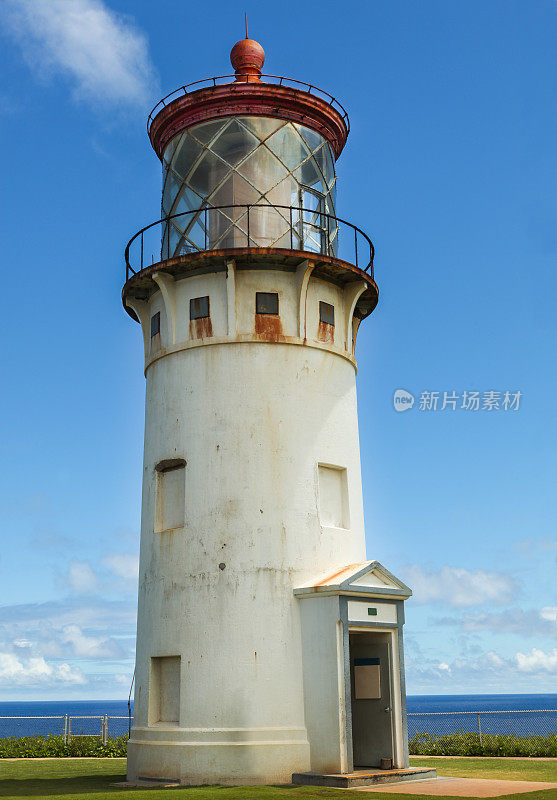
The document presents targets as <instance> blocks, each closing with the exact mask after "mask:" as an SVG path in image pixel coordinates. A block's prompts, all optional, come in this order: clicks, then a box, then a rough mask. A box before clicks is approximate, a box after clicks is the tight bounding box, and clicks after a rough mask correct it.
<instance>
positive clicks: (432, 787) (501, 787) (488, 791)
mask: <svg viewBox="0 0 557 800" xmlns="http://www.w3.org/2000/svg"><path fill="white" fill-rule="evenodd" d="M542 789H557V783H545V782H542V781H496V780H490V779H486V778H433V779H431V780H427V781H407V782H405V783H395V784H391V785H383V786H358V787H357V788H356V787H355V788H354V789H353V791H355V792H385V793H389V794H415V795H420V794H428V795H440V796H442V797H501V795H506V794H523V793H524V792H536V791H538V792H539V791H541V790H542ZM548 800H549V796H548Z"/></svg>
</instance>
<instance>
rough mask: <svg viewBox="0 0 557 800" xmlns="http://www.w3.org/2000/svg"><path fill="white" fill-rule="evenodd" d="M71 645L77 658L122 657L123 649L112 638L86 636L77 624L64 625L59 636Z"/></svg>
mask: <svg viewBox="0 0 557 800" xmlns="http://www.w3.org/2000/svg"><path fill="white" fill-rule="evenodd" d="M60 639H61V641H62V642H63V643H67V644H69V645H70V646H71V648H72V651H73V655H74V656H76V657H77V658H94V659H98V658H122V657H123V656H124V651H123V650H122V648H121V647H120V645H119V644H118V643H117V642H116V641H114V639H112V638H110V637H107V636H87V635H86V634H84V633H83V631H82V630H81V628H80V627H79V626H78V625H66V627H65V628H64V629H63V630H62V635H61V637H60Z"/></svg>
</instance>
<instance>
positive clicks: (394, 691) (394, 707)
mask: <svg viewBox="0 0 557 800" xmlns="http://www.w3.org/2000/svg"><path fill="white" fill-rule="evenodd" d="M347 632H348V658H347V659H345V670H346V666H348V675H347V676H346V677H347V678H348V692H349V696H348V697H347V701H346V706H347V712H348V713H347V724H348V725H349V726H350V736H349V737H347V741H349V742H350V750H351V753H350V762H351V764H352V769H354V746H353V738H352V701H353V698H352V683H351V680H350V664H351V658H350V655H351V654H350V638H349V637H350V634H358V633H380V634H382V635H383V636H386V637H387V645H388V647H387V650H388V654H389V680H390V687H389V688H390V695H391V706H390V708H391V710H390V713H389V716H390V720H391V740H392V752H393V767H394V768H402V767H403V765H404V733H403V726H402V708H401V681H400V658H399V641H398V640H399V637H398V635H397V634H398V631H397V629H396V628H384V627H370V626H368V625H366V626H365V627H364V626H359V625H348V626H347ZM348 717H349V718H348Z"/></svg>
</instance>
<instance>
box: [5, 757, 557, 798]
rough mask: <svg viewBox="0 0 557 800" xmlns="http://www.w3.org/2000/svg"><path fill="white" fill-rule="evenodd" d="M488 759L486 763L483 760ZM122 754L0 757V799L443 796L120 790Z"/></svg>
mask: <svg viewBox="0 0 557 800" xmlns="http://www.w3.org/2000/svg"><path fill="white" fill-rule="evenodd" d="M412 762H413V764H414V765H416V766H417V765H421V764H427V765H431V766H434V767H436V768H438V769H439V771H440V774H442V775H447V776H454V777H470V778H472V777H481V778H486V777H489V778H507V779H509V778H513V779H515V780H546V781H547V780H554V781H557V774H556V772H557V765H556V764H553V763H551V762H543V761H536V762H532V761H531V762H528V760H527V759H524V760H520V761H512V762H509V761H503V759H497V758H494V759H486V758H477V759H475V758H473V759H456V758H455V759H451V758H435V757H427V758H426V757H416V758H413V759H412ZM488 762H489V763H488ZM124 773H125V759H123V758H107V759H103V758H79V759H69V758H60V759H57V758H53V759H47V760H38V759H18V760H15V761H0V797H2V798H4V800H15V798H20V797H26V798H28V800H105V799H107V800H111V799H113V798H114V797H115V796H116V795H120V796H121V797H122V800H124V798H125V800H148V798H150V797H151V795H150V794H149V792H151V793H152V792H155V794H157V795H158V792H161V791H162V792H165V791H166V792H170V793H171V798H172V800H214V799H215V798H217V800H327V799H328V800H363V798H365V797H368V798H369V797H371V798H373V800H442V798H440V797H439V796H438V797H437V798H432V797H431V796H430V795H420V796H419V797H417V798H416V797H412V796H411V795H406V794H396V795H392V794H385V793H382V792H373V793H372V794H371V795H370V794H362V793H361V792H356V791H349V790H346V789H324V788H317V787H309V786H308V787H304V786H296V787H292V786H254V787H251V786H238V787H224V786H208V787H205V786H202V787H193V788H184V789H121V788H117V787H114V786H110V784H111V783H113V782H116V781H121V780H123V779H124ZM499 800H557V790H545V791H538V792H528V793H527V794H520V795H506V796H505V797H501V798H499Z"/></svg>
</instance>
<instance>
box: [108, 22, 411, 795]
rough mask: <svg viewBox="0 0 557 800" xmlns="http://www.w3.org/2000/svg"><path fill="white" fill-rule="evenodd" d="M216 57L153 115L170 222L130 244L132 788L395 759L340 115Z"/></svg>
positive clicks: (293, 85)
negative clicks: (366, 467) (139, 446)
mask: <svg viewBox="0 0 557 800" xmlns="http://www.w3.org/2000/svg"><path fill="white" fill-rule="evenodd" d="M231 60H232V65H233V67H234V69H235V75H233V76H228V77H225V78H220V79H210V80H208V81H199V82H197V83H196V84H193V85H191V86H189V87H185V88H182V89H180V90H178V91H177V92H175V93H173V94H172V95H170V96H169V97H167V98H165V99H164V100H163V101H161V103H159V105H158V106H157V107H156V108H155V109H154V111H153V113H152V114H151V116H150V118H149V136H150V140H151V143H152V145H153V148H154V149H155V151H156V153H157V155H158V156H159V158H160V159H161V161H162V166H163V193H162V217H163V218H162V219H161V220H160V221H159V222H157V223H154V224H153V225H151V226H148V227H147V228H145V229H143V230H142V231H140V232H139V233H138V234H136V236H135V237H134V239H133V240H132V241H131V242H130V244H129V245H128V248H127V249H126V262H127V280H126V283H125V286H124V289H123V301H124V306H125V308H126V310H127V311H128V313H129V314H130V315H131V316H132V317H133V318H134V319H136V320H138V321H139V322H140V323H141V327H142V331H143V338H144V343H145V377H146V382H147V393H146V411H145V455H144V468H143V503H142V522H141V555H140V578H139V609H138V627H137V656H136V671H135V703H134V724H133V728H132V732H131V739H130V742H129V750H128V779H129V780H134V781H137V780H141V779H169V780H170V779H173V780H177V781H180V782H182V783H184V784H207V783H221V784H223V783H229V784H234V783H241V784H246V783H271V782H272V783H276V782H289V781H291V780H292V776H293V774H295V775H296V776H297V777H295V780H299V781H301V780H305V778H304V775H307V773H331V772H333V773H338V774H348V773H351V772H352V771H353V770H354V769H355V768H356V767H367V768H371V767H379V766H383V767H385V768H388V767H390V766H392V767H393V768H403V767H405V766H407V764H408V757H407V742H406V727H405V720H406V714H405V692H404V669H403V650H402V625H403V622H404V611H403V603H404V599H405V598H407V597H408V596H409V595H410V590H409V589H408V588H407V587H406V586H404V584H403V583H401V582H400V581H399V580H398V579H396V578H394V576H392V575H391V574H390V573H389V572H387V570H386V569H385V568H384V567H382V566H381V565H380V564H378V563H377V562H375V561H368V560H366V548H365V532H364V518H363V506H362V483H361V473H360V453H359V443H358V419H357V408H356V361H355V356H354V351H355V341H356V334H357V331H358V327H359V325H360V322H361V321H362V320H363V319H365V318H366V317H367V316H368V315H369V314H370V313H371V312H372V311H373V309H374V308H375V306H376V304H377V297H378V293H377V286H376V284H375V282H374V278H373V246H372V244H371V242H370V240H369V239H368V237H367V236H366V235H365V234H364V233H363V232H362V231H360V230H359V229H358V228H356V227H355V226H353V225H352V224H350V223H348V222H344V221H342V220H340V219H338V217H337V215H336V210H335V204H336V184H335V181H336V173H335V161H336V159H337V158H338V157H339V155H340V153H341V151H342V149H343V147H344V145H345V142H346V139H347V136H348V132H349V122H348V117H347V114H346V112H345V111H344V109H343V107H342V106H341V105H340V104H339V103H338V102H337V101H336V100H334V99H333V98H332V97H331V96H330V95H328V94H327V93H326V92H322V91H319V90H316V89H315V88H314V87H313V86H309V85H307V84H304V83H301V82H299V81H292V80H287V79H285V78H276V77H266V76H263V75H261V68H262V66H263V61H264V53H263V50H262V48H261V46H260V45H259V44H257V42H254V41H252V40H251V39H247V38H246V39H244V40H242V41H241V42H239V43H238V44H236V45H235V47H234V48H233V50H232V53H231ZM155 253H156V256H155ZM159 253H160V258H159ZM371 539H372V540H373V538H372V537H371Z"/></svg>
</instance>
